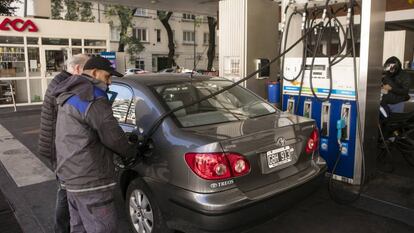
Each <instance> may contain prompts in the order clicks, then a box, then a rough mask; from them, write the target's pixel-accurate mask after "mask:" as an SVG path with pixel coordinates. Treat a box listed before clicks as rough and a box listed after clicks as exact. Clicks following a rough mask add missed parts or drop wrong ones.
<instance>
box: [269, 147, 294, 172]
mask: <svg viewBox="0 0 414 233" xmlns="http://www.w3.org/2000/svg"><path fill="white" fill-rule="evenodd" d="M293 152H294V149H293V148H290V146H285V147H283V148H279V149H275V150H271V151H268V152H266V158H267V165H268V167H269V168H274V167H277V166H280V165H283V164H286V163H289V162H290V161H292V155H293Z"/></svg>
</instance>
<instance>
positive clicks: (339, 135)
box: [336, 118, 346, 145]
mask: <svg viewBox="0 0 414 233" xmlns="http://www.w3.org/2000/svg"><path fill="white" fill-rule="evenodd" d="M345 127H346V122H345V119H344V118H341V119H340V120H338V121H337V122H336V130H337V135H336V138H337V140H338V144H339V145H341V140H342V129H343V128H345Z"/></svg>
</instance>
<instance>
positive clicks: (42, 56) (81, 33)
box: [0, 16, 110, 107]
mask: <svg viewBox="0 0 414 233" xmlns="http://www.w3.org/2000/svg"><path fill="white" fill-rule="evenodd" d="M0 25H1V26H0V107H9V106H12V104H13V95H12V93H14V94H15V95H14V99H15V102H16V103H17V106H21V105H30V104H41V103H42V102H43V96H44V93H45V91H46V88H47V85H48V84H49V82H50V81H51V79H52V78H53V77H54V76H55V75H56V74H58V73H59V72H61V71H62V70H63V69H64V68H65V61H66V60H67V59H68V58H70V57H71V56H73V55H75V54H79V53H85V54H100V53H101V52H103V51H108V50H109V49H110V27H109V24H105V23H84V22H72V21H62V20H59V21H58V20H49V19H36V18H19V17H2V16H0Z"/></svg>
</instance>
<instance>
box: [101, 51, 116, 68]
mask: <svg viewBox="0 0 414 233" xmlns="http://www.w3.org/2000/svg"><path fill="white" fill-rule="evenodd" d="M101 57H104V58H106V59H108V60H109V61H110V62H111V64H112V67H113V68H114V69H116V52H101Z"/></svg>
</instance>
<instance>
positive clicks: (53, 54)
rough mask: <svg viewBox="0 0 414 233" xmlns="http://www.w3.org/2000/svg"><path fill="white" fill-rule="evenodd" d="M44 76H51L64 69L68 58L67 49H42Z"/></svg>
mask: <svg viewBox="0 0 414 233" xmlns="http://www.w3.org/2000/svg"><path fill="white" fill-rule="evenodd" d="M44 58H45V60H44V64H45V66H44V77H46V78H53V77H55V76H56V75H57V74H59V73H60V72H62V71H63V70H65V69H66V61H67V60H68V50H67V49H66V48H61V49H48V48H46V49H44Z"/></svg>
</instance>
